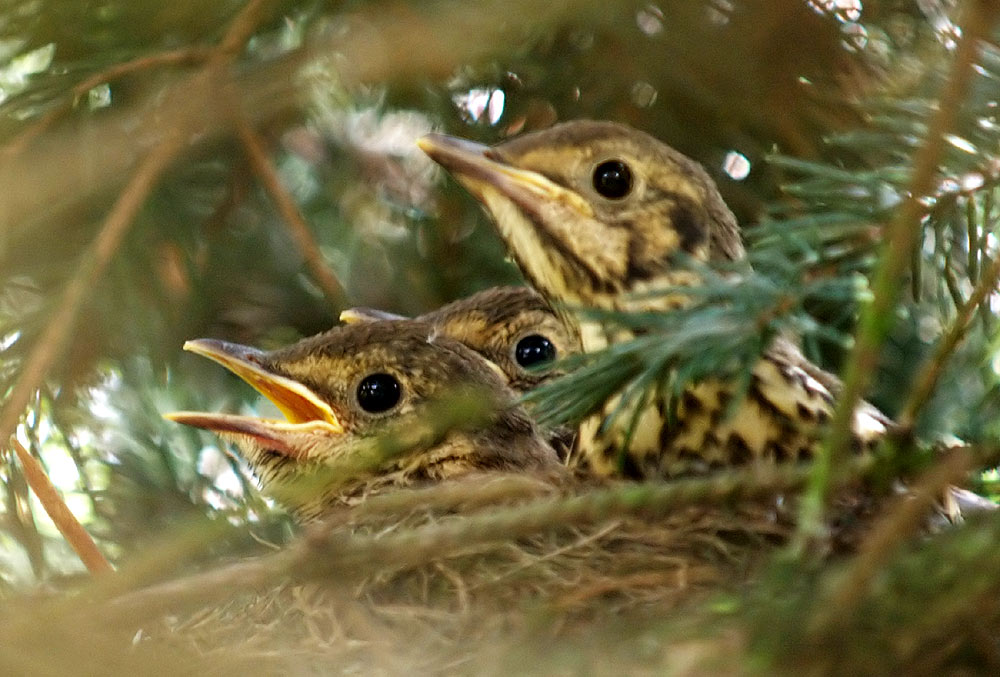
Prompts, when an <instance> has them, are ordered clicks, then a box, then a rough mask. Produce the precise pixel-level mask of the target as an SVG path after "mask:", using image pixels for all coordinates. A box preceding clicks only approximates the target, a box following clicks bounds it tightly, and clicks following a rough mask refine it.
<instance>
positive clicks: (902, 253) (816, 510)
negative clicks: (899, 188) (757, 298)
mask: <svg viewBox="0 0 1000 677" xmlns="http://www.w3.org/2000/svg"><path fill="white" fill-rule="evenodd" d="M995 5H996V3H993V2H988V1H987V0H971V2H968V3H967V4H966V7H965V17H964V19H965V20H964V21H963V22H962V23H963V25H962V38H961V40H960V41H959V43H958V47H957V49H956V52H955V59H954V61H953V62H952V67H951V72H950V73H949V74H948V77H947V78H946V79H945V85H944V90H943V91H942V92H941V96H940V97H939V99H938V101H939V106H938V109H937V112H936V114H935V115H934V117H933V118H932V119H931V121H930V124H929V125H928V130H927V136H926V137H925V139H924V145H923V146H922V147H921V148H920V150H919V151H918V152H917V155H916V157H915V158H914V167H913V177H912V179H911V181H910V187H909V190H908V191H907V195H908V196H909V197H908V198H907V199H906V200H905V201H904V202H903V204H902V205H901V206H900V208H899V210H898V211H897V212H896V214H895V218H894V219H893V220H892V221H891V222H890V223H889V225H888V227H887V229H886V235H885V241H884V243H883V246H882V250H881V252H880V256H879V267H878V269H877V270H876V272H875V280H874V282H873V284H872V291H873V299H872V302H871V303H870V304H868V305H866V306H865V307H864V308H863V309H862V313H861V319H860V322H859V326H858V332H857V342H856V344H855V346H854V350H852V351H851V355H850V358H849V359H848V363H847V367H846V369H845V372H844V389H843V392H842V393H841V397H840V399H839V401H838V403H837V407H836V409H835V410H834V414H833V418H832V420H831V423H830V430H829V433H828V435H827V436H826V438H825V439H824V442H823V445H822V446H821V448H820V450H819V453H818V454H817V458H816V463H815V465H814V467H813V474H812V476H811V477H810V481H809V488H808V491H807V492H806V494H805V496H804V497H803V500H802V510H801V519H800V520H799V529H798V533H797V535H796V539H795V544H794V546H795V548H796V550H798V551H799V552H803V551H804V550H805V549H806V548H807V546H808V545H809V544H810V543H812V542H816V541H817V540H818V539H820V538H821V537H822V534H823V530H824V529H823V511H824V510H825V508H826V503H827V500H828V498H829V495H830V485H831V475H832V474H833V471H834V469H835V468H836V467H837V466H838V463H839V461H840V459H841V458H842V456H843V454H844V450H845V449H846V448H847V445H848V443H849V442H850V438H851V421H852V419H853V416H854V409H855V407H857V405H858V402H859V401H860V400H861V397H862V395H863V394H864V392H865V390H866V389H867V387H868V384H869V382H870V380H871V376H872V374H873V373H874V372H875V368H876V367H877V366H878V357H879V346H881V345H882V342H883V341H884V340H885V337H886V336H887V335H888V333H889V331H890V330H891V328H892V324H893V320H894V318H895V313H894V312H893V311H894V309H895V307H896V303H897V301H898V299H899V294H900V288H901V286H902V281H903V279H904V273H905V271H906V266H907V264H908V263H909V261H910V254H911V252H912V250H913V248H914V246H915V245H916V243H917V241H918V237H919V235H920V232H921V217H922V216H923V214H924V213H925V207H924V206H923V205H922V204H921V203H920V199H921V198H923V197H924V196H926V195H929V194H930V193H931V192H933V190H934V182H935V178H936V177H937V168H938V165H939V164H940V160H941V157H942V156H943V154H944V148H945V139H944V137H945V134H946V133H947V132H948V130H950V129H951V128H952V127H953V126H954V122H955V117H956V115H957V112H958V109H959V107H960V106H961V105H962V102H963V100H964V93H965V91H966V90H967V89H968V86H969V82H970V80H971V78H972V73H973V72H974V70H973V66H974V65H975V63H974V62H975V58H976V54H977V53H978V47H979V38H980V36H981V35H983V34H985V33H986V32H987V31H988V30H989V27H990V26H991V25H992V24H993V19H994V17H995V14H996V12H997V7H996V6H995Z"/></svg>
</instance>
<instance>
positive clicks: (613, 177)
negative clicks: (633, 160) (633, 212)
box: [594, 160, 632, 200]
mask: <svg viewBox="0 0 1000 677" xmlns="http://www.w3.org/2000/svg"><path fill="white" fill-rule="evenodd" d="M594 190H596V191H597V192H598V193H600V194H601V195H603V196H604V197H606V198H608V199H609V200H620V199H621V198H623V197H625V196H626V195H628V194H629V191H630V190H632V171H631V170H630V169H629V168H628V165H627V164H625V163H624V162H622V161H621V160H608V161H607V162H602V163H601V164H599V165H597V167H595V168H594Z"/></svg>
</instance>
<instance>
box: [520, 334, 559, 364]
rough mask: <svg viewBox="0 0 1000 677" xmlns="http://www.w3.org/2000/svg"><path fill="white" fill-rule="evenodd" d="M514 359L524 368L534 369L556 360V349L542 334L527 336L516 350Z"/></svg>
mask: <svg viewBox="0 0 1000 677" xmlns="http://www.w3.org/2000/svg"><path fill="white" fill-rule="evenodd" d="M514 359H516V360H517V363H518V364H519V365H521V366H522V367H534V366H535V365H538V364H544V363H545V362H552V361H554V360H555V359H556V347H555V346H554V345H552V341H550V340H548V339H547V338H545V337H544V336H542V335H540V334H531V335H530V336H525V337H524V338H523V339H521V340H520V341H518V342H517V346H516V347H515V348H514Z"/></svg>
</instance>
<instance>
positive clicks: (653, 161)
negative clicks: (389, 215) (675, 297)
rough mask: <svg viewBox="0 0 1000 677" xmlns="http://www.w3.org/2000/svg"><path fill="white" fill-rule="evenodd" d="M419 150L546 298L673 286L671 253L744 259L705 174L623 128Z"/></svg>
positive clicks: (596, 125)
mask: <svg viewBox="0 0 1000 677" xmlns="http://www.w3.org/2000/svg"><path fill="white" fill-rule="evenodd" d="M418 145H419V146H420V147H421V148H422V149H423V150H424V151H425V152H426V153H427V154H428V155H429V156H430V157H431V158H432V159H434V160H435V161H436V162H437V163H439V164H440V165H441V166H443V167H444V168H445V169H447V170H448V171H449V172H450V173H451V174H452V175H453V176H455V178H456V179H457V180H458V181H459V182H460V183H461V184H462V185H463V186H465V188H466V189H468V190H469V191H470V192H471V193H472V194H473V195H474V196H475V197H476V198H477V199H478V200H479V201H480V202H481V203H482V204H483V205H484V206H485V208H486V209H487V211H488V212H489V213H490V215H491V216H492V218H493V221H494V223H495V224H496V227H497V229H498V231H499V233H500V235H501V237H502V238H503V239H504V240H505V242H506V244H507V247H508V249H509V251H510V252H511V254H512V255H513V257H514V258H515V260H516V261H517V263H518V265H519V266H520V268H521V270H522V272H524V274H525V276H526V277H527V278H528V279H529V280H530V281H531V282H532V283H533V284H534V285H535V286H536V287H537V288H538V289H539V290H541V291H542V292H543V293H545V294H546V296H548V297H550V298H554V299H559V300H562V301H566V302H571V303H572V302H577V303H581V304H589V305H607V304H605V303H602V299H611V298H618V297H620V296H621V295H622V294H623V293H628V292H630V291H636V290H638V289H643V288H649V287H650V286H655V285H657V284H663V285H669V284H675V283H676V280H673V279H671V277H670V274H671V268H672V261H673V257H674V255H675V254H685V255H687V256H689V257H691V258H694V259H697V260H701V261H708V260H732V259H737V258H741V257H742V256H743V253H744V252H743V246H742V243H741V241H740V236H739V231H738V228H737V224H736V220H735V217H734V216H733V214H732V212H731V211H730V210H729V208H728V207H726V205H725V203H724V202H723V200H722V197H721V196H720V195H719V193H718V190H717V188H716V186H715V183H714V182H713V181H712V179H711V178H710V177H709V176H708V174H707V173H706V172H705V170H704V169H703V168H702V167H701V165H699V164H698V163H696V162H694V161H693V160H691V159H689V158H687V157H685V156H684V155H682V154H680V153H678V152H677V151H675V150H674V149H672V148H670V147H669V146H667V145H666V144H663V143H661V142H660V141H658V140H656V139H654V138H653V137H651V136H649V135H647V134H645V133H643V132H640V131H638V130H635V129H632V128H631V127H627V126H625V125H621V124H616V123H612V122H594V121H586V120H581V121H575V122H567V123H563V124H560V125H556V126H554V127H552V128H550V129H547V130H544V131H540V132H535V133H531V134H526V135H524V136H521V137H518V138H515V139H513V140H511V141H506V142H504V143H501V144H498V145H496V146H492V147H488V146H483V145H480V144H475V143H471V142H469V141H465V140H463V139H458V138H454V137H449V136H444V135H441V134H430V135H428V136H425V137H423V138H421V139H420V140H419V141H418Z"/></svg>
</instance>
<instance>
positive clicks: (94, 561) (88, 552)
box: [11, 438, 114, 574]
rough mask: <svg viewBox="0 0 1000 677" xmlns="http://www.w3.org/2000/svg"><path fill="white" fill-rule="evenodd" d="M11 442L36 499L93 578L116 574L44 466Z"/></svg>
mask: <svg viewBox="0 0 1000 677" xmlns="http://www.w3.org/2000/svg"><path fill="white" fill-rule="evenodd" d="M11 442H12V444H13V445H14V451H15V452H16V453H17V458H18V459H19V460H20V461H21V467H22V468H23V469H24V477H25V479H27V480H28V484H29V485H30V486H31V490H32V491H34V492H35V496H37V497H38V500H39V502H40V503H41V504H42V507H43V508H45V512H46V513H48V515H49V517H50V518H51V519H52V522H53V524H55V525H56V528H57V529H59V533H61V534H62V535H63V538H65V539H66V542H67V543H69V544H70V546H71V547H72V548H73V550H75V551H76V554H77V555H79V556H80V559H81V560H82V561H83V564H84V566H86V567H87V571H89V572H90V573H92V574H103V573H107V572H111V571H114V568H113V567H112V566H111V563H110V562H108V560H107V559H106V558H105V557H104V555H103V554H101V551H100V550H99V549H98V547H97V544H96V543H94V539H92V538H91V537H90V534H88V533H87V530H86V529H84V528H83V526H82V525H81V524H80V522H79V521H78V520H77V519H76V517H75V516H74V515H73V513H72V512H70V510H69V508H68V507H67V506H66V502H65V501H63V499H62V496H60V495H59V490H58V489H56V487H55V485H53V484H52V481H51V480H49V477H48V475H46V474H45V468H43V467H42V464H41V463H39V462H38V461H37V460H35V457H34V456H32V455H31V453H30V452H29V451H28V450H27V449H25V448H24V446H23V445H22V444H21V443H20V442H18V441H17V439H16V438H14V439H11Z"/></svg>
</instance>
